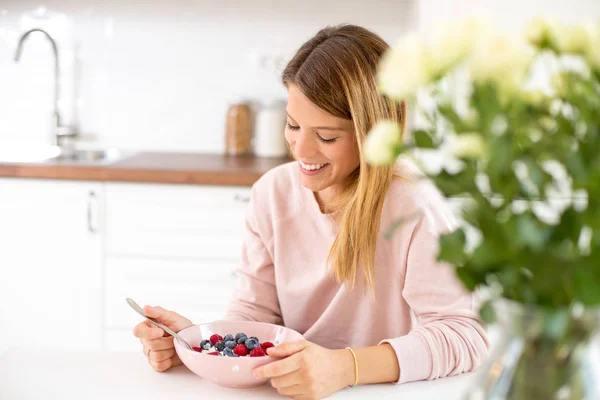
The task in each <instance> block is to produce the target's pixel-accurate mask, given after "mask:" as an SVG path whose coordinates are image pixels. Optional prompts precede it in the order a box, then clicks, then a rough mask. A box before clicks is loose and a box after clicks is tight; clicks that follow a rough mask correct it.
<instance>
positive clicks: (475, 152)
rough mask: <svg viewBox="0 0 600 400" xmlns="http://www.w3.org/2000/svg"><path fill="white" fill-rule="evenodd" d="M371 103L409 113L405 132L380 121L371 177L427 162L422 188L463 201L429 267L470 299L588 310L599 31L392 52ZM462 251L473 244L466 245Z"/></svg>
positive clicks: (463, 35)
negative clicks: (407, 157) (383, 168)
mask: <svg viewBox="0 0 600 400" xmlns="http://www.w3.org/2000/svg"><path fill="white" fill-rule="evenodd" d="M378 85H379V88H380V91H381V92H382V93H383V94H385V95H387V96H390V97H392V98H394V99H397V100H408V102H409V104H412V105H414V106H415V107H416V108H417V109H416V110H415V112H414V114H413V115H415V127H414V129H413V130H412V132H410V135H408V138H407V139H406V140H405V141H403V140H402V135H401V132H400V128H399V127H398V126H397V125H396V124H395V123H393V122H390V121H381V122H380V123H378V124H377V125H376V126H375V127H374V128H373V129H372V131H371V132H370V134H369V135H368V137H367V140H366V142H365V154H366V157H367V159H368V160H369V161H370V162H371V163H373V164H391V163H393V162H394V161H395V159H396V158H397V156H398V155H400V154H401V153H409V154H412V155H413V156H414V157H415V158H416V159H417V160H427V159H428V158H427V157H423V155H425V156H427V155H437V156H438V158H434V157H429V159H430V160H433V159H437V160H441V162H440V163H438V164H439V165H437V166H435V167H434V166H432V165H429V164H428V162H426V161H421V166H422V169H423V170H424V172H425V175H426V176H427V177H428V178H430V179H432V180H433V182H434V183H435V184H436V185H437V187H438V188H439V189H440V190H441V191H442V192H443V194H444V195H446V196H448V197H460V198H463V199H464V200H465V201H464V202H463V204H464V207H463V209H462V215H461V218H462V220H463V221H464V224H463V225H462V227H461V228H460V229H458V230H456V231H455V232H452V233H450V234H447V235H443V236H442V237H441V238H440V254H439V259H440V260H443V261H446V262H449V263H451V264H453V265H455V266H456V267H457V268H456V272H457V274H458V276H459V278H460V279H461V281H462V282H463V283H464V284H465V286H466V287H467V288H469V289H471V290H473V289H475V288H476V287H478V286H482V285H491V286H495V287H497V288H499V289H500V290H501V291H502V296H503V297H505V298H508V299H511V300H515V301H517V302H521V303H528V304H535V305H538V306H542V307H548V308H560V307H569V306H570V305H572V304H575V303H582V304H584V305H592V306H598V305H600V26H599V25H597V24H596V25H589V26H588V25H563V24H560V23H555V22H552V21H548V20H544V19H537V20H534V21H533V22H531V23H530V24H529V25H528V27H527V29H526V31H525V33H524V35H523V37H521V38H509V37H506V36H503V35H500V34H497V33H495V32H493V31H492V30H491V29H488V28H484V25H483V24H482V23H479V22H477V21H467V22H466V23H463V24H459V25H454V26H451V27H449V28H448V30H447V31H446V32H445V33H444V34H443V35H442V36H440V37H439V38H438V39H436V40H434V41H425V40H423V39H420V38H419V37H417V36H407V37H405V38H403V39H401V40H400V41H399V42H398V43H397V44H396V45H395V46H394V47H393V48H392V49H391V50H390V51H389V52H388V54H386V56H385V57H384V59H383V61H382V63H381V65H380V69H379V72H378ZM467 237H468V238H472V239H473V240H467Z"/></svg>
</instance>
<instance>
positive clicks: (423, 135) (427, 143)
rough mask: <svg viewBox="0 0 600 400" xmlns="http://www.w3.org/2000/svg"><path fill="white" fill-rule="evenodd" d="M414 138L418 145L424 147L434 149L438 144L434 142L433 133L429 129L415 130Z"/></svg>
mask: <svg viewBox="0 0 600 400" xmlns="http://www.w3.org/2000/svg"><path fill="white" fill-rule="evenodd" d="M413 138H414V141H415V143H416V145H417V147H419V148H422V149H434V148H436V147H437V146H436V145H435V143H434V142H433V138H432V136H431V134H430V133H429V132H427V131H423V130H417V131H414V132H413Z"/></svg>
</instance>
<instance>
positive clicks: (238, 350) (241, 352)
mask: <svg viewBox="0 0 600 400" xmlns="http://www.w3.org/2000/svg"><path fill="white" fill-rule="evenodd" d="M233 352H234V354H237V355H238V356H240V357H244V356H245V355H247V354H248V348H247V347H246V346H244V345H243V344H238V345H237V346H235V348H234V349H233Z"/></svg>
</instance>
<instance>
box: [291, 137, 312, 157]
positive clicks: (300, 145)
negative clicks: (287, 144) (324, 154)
mask: <svg viewBox="0 0 600 400" xmlns="http://www.w3.org/2000/svg"><path fill="white" fill-rule="evenodd" d="M295 136H296V137H295V143H294V146H293V149H294V154H295V155H296V157H298V158H309V157H311V156H312V155H314V153H315V146H314V141H313V140H311V139H310V137H309V134H308V133H307V132H304V131H299V132H296V135H295Z"/></svg>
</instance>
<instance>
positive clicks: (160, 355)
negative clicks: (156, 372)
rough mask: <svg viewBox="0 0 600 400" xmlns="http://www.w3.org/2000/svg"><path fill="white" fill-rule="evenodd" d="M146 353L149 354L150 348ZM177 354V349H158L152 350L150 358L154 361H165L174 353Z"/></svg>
mask: <svg viewBox="0 0 600 400" xmlns="http://www.w3.org/2000/svg"><path fill="white" fill-rule="evenodd" d="M146 354H148V350H146ZM174 354H175V349H169V350H157V351H154V350H152V351H150V360H152V361H156V362H161V361H165V360H166V359H168V358H171V357H173V355H174Z"/></svg>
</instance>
